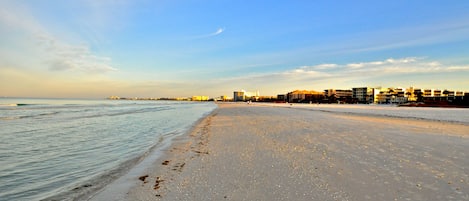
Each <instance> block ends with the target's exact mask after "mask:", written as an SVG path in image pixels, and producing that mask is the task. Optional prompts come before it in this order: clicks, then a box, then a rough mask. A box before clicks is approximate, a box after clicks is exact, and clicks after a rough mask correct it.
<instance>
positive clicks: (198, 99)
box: [191, 96, 209, 101]
mask: <svg viewBox="0 0 469 201" xmlns="http://www.w3.org/2000/svg"><path fill="white" fill-rule="evenodd" d="M208 99H209V97H208V96H192V99H191V100H192V101H208Z"/></svg>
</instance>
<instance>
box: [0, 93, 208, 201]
mask: <svg viewBox="0 0 469 201" xmlns="http://www.w3.org/2000/svg"><path fill="white" fill-rule="evenodd" d="M214 108H216V105H215V104H213V103H207V102H205V103H196V102H176V101H111V100H69V99H7V98H2V99H0V184H1V185H2V186H1V187H0V200H40V199H44V198H47V197H50V196H53V195H56V194H59V193H63V192H67V191H71V190H73V189H75V190H76V189H77V188H79V187H86V186H87V185H88V184H89V183H93V180H99V179H102V177H104V176H106V175H108V174H111V173H113V174H115V173H116V172H119V171H124V170H126V169H128V168H129V166H132V165H134V164H135V159H136V158H139V157H141V156H143V155H144V154H145V153H147V152H148V151H149V150H150V149H152V148H158V146H163V145H162V144H161V143H162V142H163V139H167V138H172V137H174V136H177V135H180V134H183V133H184V132H186V131H187V130H188V129H189V128H190V127H191V125H192V124H193V123H194V122H196V121H197V120H198V119H200V118H201V117H203V116H205V115H206V114H208V113H210V112H211V111H212V110H213V109H214Z"/></svg>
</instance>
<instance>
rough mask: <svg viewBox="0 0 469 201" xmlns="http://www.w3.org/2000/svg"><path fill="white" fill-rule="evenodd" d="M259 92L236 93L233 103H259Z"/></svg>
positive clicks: (234, 93) (241, 91)
mask: <svg viewBox="0 0 469 201" xmlns="http://www.w3.org/2000/svg"><path fill="white" fill-rule="evenodd" d="M259 97H260V96H259V91H256V92H247V91H245V90H240V91H234V92H233V101H235V102H237V101H257V100H258V99H259Z"/></svg>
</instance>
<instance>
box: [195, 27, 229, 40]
mask: <svg viewBox="0 0 469 201" xmlns="http://www.w3.org/2000/svg"><path fill="white" fill-rule="evenodd" d="M223 32H225V28H218V29H217V30H216V31H215V32H213V33H209V34H205V35H199V36H194V37H191V39H203V38H211V37H215V36H218V35H220V34H222V33H223Z"/></svg>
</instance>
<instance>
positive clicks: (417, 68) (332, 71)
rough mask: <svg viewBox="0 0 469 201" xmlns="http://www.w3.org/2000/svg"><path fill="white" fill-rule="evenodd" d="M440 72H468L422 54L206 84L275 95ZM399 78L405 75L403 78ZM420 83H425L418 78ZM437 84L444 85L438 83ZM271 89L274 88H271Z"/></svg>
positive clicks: (407, 81)
mask: <svg viewBox="0 0 469 201" xmlns="http://www.w3.org/2000/svg"><path fill="white" fill-rule="evenodd" d="M444 73H453V74H454V73H457V74H464V73H469V65H449V64H445V63H443V62H440V61H435V60H430V59H428V58H425V57H406V58H398V59H395V58H388V59H384V60H377V61H366V62H354V63H345V64H334V63H329V64H319V65H312V66H300V67H297V68H292V69H290V70H285V71H282V72H270V73H253V74H249V75H243V76H236V77H231V78H223V79H219V80H212V81H209V82H207V83H208V84H210V85H211V86H220V87H225V88H228V89H229V88H230V87H231V88H233V89H237V88H246V89H250V88H253V89H259V90H261V91H264V92H266V93H274V94H275V93H281V92H286V91H288V90H293V89H315V90H322V89H326V88H329V87H332V88H335V87H346V88H351V87H354V85H357V83H358V85H361V84H367V83H368V84H371V85H380V84H383V82H382V80H383V78H386V79H387V78H390V79H392V80H393V81H392V82H390V83H391V84H398V85H399V84H402V85H404V86H405V85H409V86H410V85H412V84H414V83H415V82H414V81H412V80H411V79H409V78H412V76H413V75H415V76H420V77H421V76H428V77H438V76H444V75H442V74H444ZM402 77H406V79H404V78H402ZM401 78H402V79H401ZM397 80H401V81H400V83H398V82H397ZM402 80H403V81H402ZM453 81H454V80H453ZM465 82H466V81H465ZM420 84H429V83H428V82H425V81H421V82H420ZM440 85H441V84H440ZM233 86H236V87H233ZM422 87H423V86H422ZM439 87H446V86H444V85H441V86H439ZM448 88H450V86H448ZM273 89H275V91H274V90H273ZM282 90H284V91H282ZM285 90H286V91H285Z"/></svg>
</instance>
